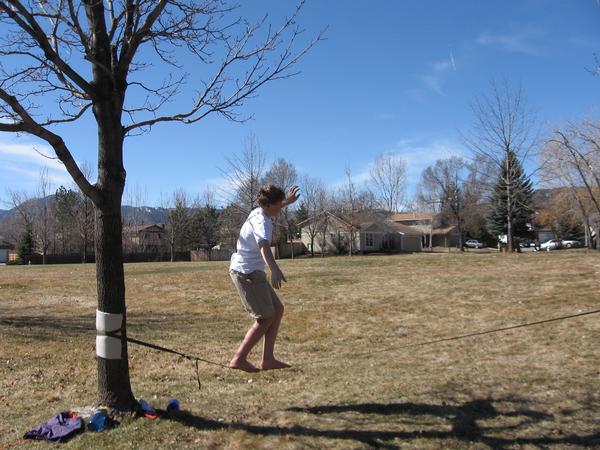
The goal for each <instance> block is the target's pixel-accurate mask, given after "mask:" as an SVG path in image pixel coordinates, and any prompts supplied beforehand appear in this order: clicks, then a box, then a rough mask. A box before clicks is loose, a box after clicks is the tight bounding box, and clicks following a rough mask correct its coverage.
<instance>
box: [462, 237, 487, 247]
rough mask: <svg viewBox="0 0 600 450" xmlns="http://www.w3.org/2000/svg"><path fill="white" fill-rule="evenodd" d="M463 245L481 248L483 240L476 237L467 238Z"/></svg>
mask: <svg viewBox="0 0 600 450" xmlns="http://www.w3.org/2000/svg"><path fill="white" fill-rule="evenodd" d="M465 247H469V248H483V247H485V245H483V242H481V241H478V240H477V239H469V240H468V241H467V242H465Z"/></svg>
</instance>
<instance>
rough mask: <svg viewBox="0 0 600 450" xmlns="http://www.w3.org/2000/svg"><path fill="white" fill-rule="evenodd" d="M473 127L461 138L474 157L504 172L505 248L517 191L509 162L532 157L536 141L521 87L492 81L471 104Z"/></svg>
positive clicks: (510, 246)
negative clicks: (488, 88)
mask: <svg viewBox="0 0 600 450" xmlns="http://www.w3.org/2000/svg"><path fill="white" fill-rule="evenodd" d="M472 111H473V116H474V124H473V130H472V132H471V133H469V134H468V135H466V136H465V137H464V142H465V144H466V145H467V146H468V147H469V148H470V149H471V151H472V152H473V154H474V156H476V157H479V158H480V159H482V160H485V161H486V164H488V165H491V166H494V168H495V170H494V173H496V174H502V173H505V174H506V175H505V179H504V180H503V182H504V185H505V186H506V203H507V206H506V210H507V218H506V222H507V229H508V232H507V247H508V251H510V252H512V251H513V249H514V248H515V246H514V231H513V210H514V209H515V208H516V207H517V206H520V205H517V202H518V198H519V195H520V194H521V193H520V192H517V189H518V188H516V186H513V184H512V180H513V179H514V174H515V171H516V170H517V169H516V168H515V167H513V165H512V164H511V162H512V161H519V162H520V163H521V165H522V163H523V162H524V161H526V160H528V159H530V158H531V157H533V156H535V155H534V154H533V152H534V151H535V149H536V146H537V143H538V134H537V132H536V118H535V115H534V113H533V111H531V110H530V109H529V108H528V106H527V103H526V100H525V97H524V94H523V89H522V87H521V86H517V87H516V88H515V87H513V86H511V85H510V84H509V82H508V81H504V82H502V83H495V82H493V83H491V87H490V93H489V94H488V95H482V96H480V97H478V98H476V100H475V101H474V103H473V104H472Z"/></svg>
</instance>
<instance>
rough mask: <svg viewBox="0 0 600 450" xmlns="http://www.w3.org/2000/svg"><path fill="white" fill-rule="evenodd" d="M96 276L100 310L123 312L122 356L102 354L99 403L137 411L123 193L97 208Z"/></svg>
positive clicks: (121, 332) (99, 370)
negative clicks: (132, 376) (129, 339)
mask: <svg viewBox="0 0 600 450" xmlns="http://www.w3.org/2000/svg"><path fill="white" fill-rule="evenodd" d="M96 280H97V287H98V310H99V311H102V312H105V313H111V314H122V315H123V321H122V323H121V328H120V330H119V333H120V335H121V336H122V339H121V358H120V359H104V358H102V357H100V356H98V403H99V404H101V405H107V406H109V407H111V408H114V409H117V410H120V411H134V410H135V409H136V405H137V403H136V400H135V398H134V396H133V393H132V391H131V385H130V382H129V359H128V353H127V340H126V336H127V329H126V309H125V274H124V271H123V241H122V222H121V202H120V197H119V198H116V199H111V200H109V201H107V205H106V206H104V207H103V208H102V209H100V208H98V209H97V210H96Z"/></svg>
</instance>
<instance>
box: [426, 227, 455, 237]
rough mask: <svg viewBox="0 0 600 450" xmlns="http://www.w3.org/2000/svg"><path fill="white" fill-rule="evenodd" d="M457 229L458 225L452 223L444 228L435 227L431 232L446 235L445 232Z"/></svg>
mask: <svg viewBox="0 0 600 450" xmlns="http://www.w3.org/2000/svg"><path fill="white" fill-rule="evenodd" d="M455 229H456V225H450V226H447V227H442V228H434V229H433V230H432V232H431V234H434V235H442V236H443V235H444V234H448V233H451V232H453V231H454V230H455Z"/></svg>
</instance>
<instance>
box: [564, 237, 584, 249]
mask: <svg viewBox="0 0 600 450" xmlns="http://www.w3.org/2000/svg"><path fill="white" fill-rule="evenodd" d="M561 245H562V246H563V247H564V248H573V247H581V242H579V241H577V240H575V239H564V240H563V241H561Z"/></svg>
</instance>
